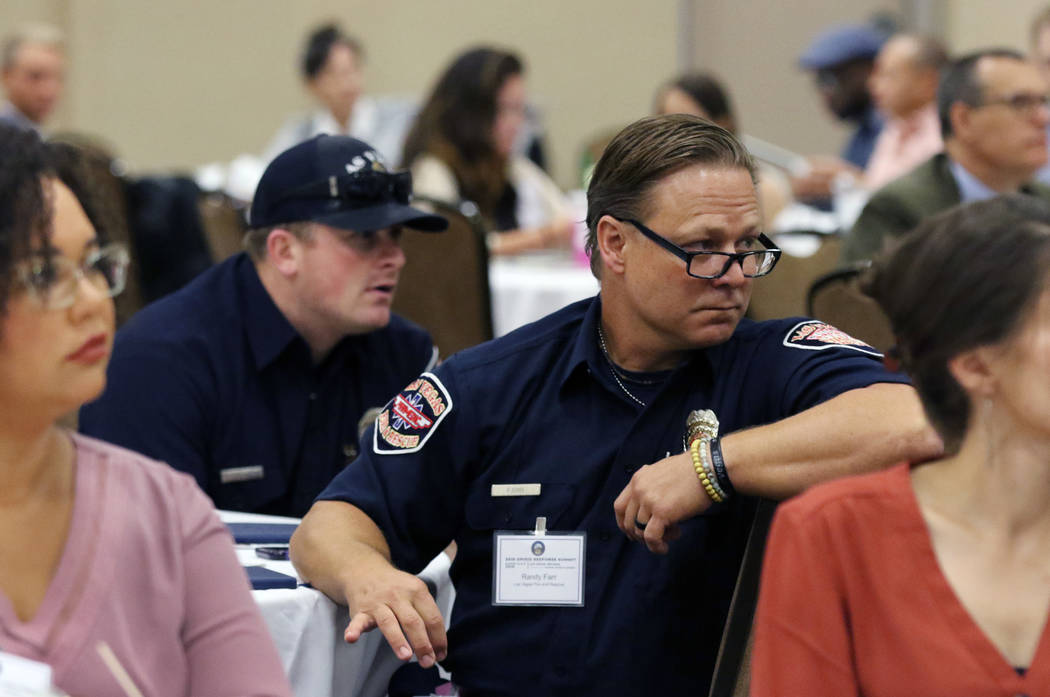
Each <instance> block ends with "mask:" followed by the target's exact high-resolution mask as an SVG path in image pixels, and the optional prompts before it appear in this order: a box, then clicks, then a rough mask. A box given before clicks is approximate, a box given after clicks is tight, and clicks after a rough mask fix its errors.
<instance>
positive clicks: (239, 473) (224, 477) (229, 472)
mask: <svg viewBox="0 0 1050 697" xmlns="http://www.w3.org/2000/svg"><path fill="white" fill-rule="evenodd" d="M262 478H263V466H262V465H249V466H247V467H227V468H226V469H224V470H219V481H220V482H222V483H223V484H233V483H235V482H250V481H252V480H255V479H262Z"/></svg>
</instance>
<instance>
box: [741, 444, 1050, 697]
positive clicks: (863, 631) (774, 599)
mask: <svg viewBox="0 0 1050 697" xmlns="http://www.w3.org/2000/svg"><path fill="white" fill-rule="evenodd" d="M755 622H756V627H755V650H754V661H753V664H752V669H751V670H752V672H751V694H752V695H753V696H754V697H774V696H775V697H801V696H803V695H804V696H806V697H820V696H822V695H827V696H828V697H831V696H834V697H845V696H847V695H865V696H866V697H910V696H912V695H914V696H915V697H920V696H921V697H942V696H943V697H960V696H961V695H965V696H966V697H992V696H993V695H994V696H995V697H999V696H1002V697H1009V696H1013V695H1028V696H1029V697H1050V639H1048V638H1047V633H1048V632H1047V630H1046V629H1045V628H1044V630H1043V636H1042V638H1041V640H1040V643H1039V647H1038V649H1037V650H1036V654H1035V658H1034V659H1033V662H1032V665H1031V666H1029V667H1028V670H1027V673H1026V674H1025V676H1024V677H1022V676H1020V675H1018V673H1017V671H1016V670H1015V668H1014V667H1013V666H1011V665H1010V664H1009V663H1008V662H1007V661H1006V659H1005V658H1004V657H1003V655H1002V654H1001V653H1000V652H999V650H998V649H997V648H996V647H995V645H994V644H992V643H991V641H990V640H989V639H988V638H987V636H985V634H984V633H983V632H982V631H981V629H980V628H979V627H978V625H977V624H976V622H974V620H973V619H972V617H971V616H970V615H969V613H968V612H967V610H966V609H965V607H964V606H963V605H962V603H960V602H959V600H958V598H957V597H956V595H955V593H954V591H953V590H952V588H951V586H950V585H949V584H948V581H947V579H946V578H945V577H944V574H943V573H942V572H941V569H940V566H939V565H938V562H937V558H936V557H935V555H934V550H933V545H932V543H931V540H930V535H929V532H928V531H927V529H926V524H925V521H924V520H923V518H922V514H921V512H920V510H919V504H918V501H917V500H916V498H915V494H914V491H913V490H912V486H911V478H910V477H909V474H908V465H906V464H902V465H898V466H896V467H893V468H892V469H889V470H886V471H883V472H879V473H876V474H869V475H863V476H858V477H848V478H845V479H840V480H837V481H834V482H830V483H828V484H824V485H822V486H819V487H815V488H814V489H812V490H811V491H809V492H807V493H805V494H803V495H802V496H800V497H798V498H797V499H794V500H792V501H789V502H787V503H785V504H784V505H782V506H781V507H780V509H779V510H778V511H777V515H776V518H775V519H774V522H773V528H772V531H771V532H770V539H769V544H768V546H767V550H766V560H765V567H764V570H763V577H762V590H761V594H760V596H759V603H758V614H757V617H756V620H755Z"/></svg>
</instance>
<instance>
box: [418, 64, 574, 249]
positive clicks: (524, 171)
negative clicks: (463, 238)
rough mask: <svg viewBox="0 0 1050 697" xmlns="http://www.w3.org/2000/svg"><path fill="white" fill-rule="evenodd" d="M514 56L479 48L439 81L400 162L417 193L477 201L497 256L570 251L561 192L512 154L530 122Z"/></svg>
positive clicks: (569, 226)
mask: <svg viewBox="0 0 1050 697" xmlns="http://www.w3.org/2000/svg"><path fill="white" fill-rule="evenodd" d="M523 70H524V68H523V66H522V63H521V61H520V60H519V59H518V57H517V56H515V55H514V54H512V53H508V52H506V51H501V50H498V49H494V48H475V49H472V50H470V51H467V52H466V53H463V54H462V55H460V56H459V57H458V58H456V59H455V60H454V61H453V62H452V65H450V66H449V67H448V69H447V70H445V72H444V73H443V74H442V75H441V77H440V78H439V79H438V82H437V84H436V85H435V86H434V89H433V91H432V92H431V94H430V96H429V97H428V98H427V100H426V102H425V103H424V105H423V109H422V111H421V112H420V114H419V116H418V117H417V119H416V122H415V124H414V125H413V126H412V129H411V130H410V131H409V134H408V137H407V139H406V141H405V150H404V156H403V157H402V162H403V163H404V164H406V165H407V166H408V167H409V168H410V169H411V170H412V187H413V190H414V191H415V193H416V194H420V195H423V196H428V197H431V198H435V199H439V200H443V201H449V202H453V203H455V202H459V201H472V202H474V203H475V204H476V205H477V206H478V209H479V210H480V212H481V215H482V217H483V218H484V219H485V221H486V223H487V225H488V226H489V227H490V228H491V229H493V230H496V231H498V232H499V233H500V234H499V235H491V236H490V238H489V240H490V244H489V247H490V251H491V252H492V253H493V254H515V253H518V252H523V251H528V250H532V249H543V248H547V247H558V246H565V245H567V244H568V243H569V241H570V239H571V234H572V222H571V215H570V213H569V212H568V209H567V206H566V204H565V201H564V197H563V196H562V193H561V192H560V191H559V190H558V187H557V186H556V185H555V184H554V182H552V181H551V180H550V178H549V177H548V176H547V175H546V174H545V173H544V172H543V170H541V169H540V168H539V167H537V166H536V165H535V164H533V163H532V162H530V161H529V160H528V159H526V158H524V157H521V156H518V155H515V154H514V141H515V140H516V138H517V136H518V132H519V131H520V130H521V127H522V125H523V124H524V121H525V81H524V78H523V77H522V73H523Z"/></svg>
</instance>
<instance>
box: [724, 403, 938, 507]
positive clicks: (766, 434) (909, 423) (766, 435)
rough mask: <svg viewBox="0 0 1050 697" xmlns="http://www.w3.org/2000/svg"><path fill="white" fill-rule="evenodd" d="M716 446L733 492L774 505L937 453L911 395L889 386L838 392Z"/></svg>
mask: <svg viewBox="0 0 1050 697" xmlns="http://www.w3.org/2000/svg"><path fill="white" fill-rule="evenodd" d="M721 443H722V453H723V455H724V457H725V462H726V468H727V471H728V474H729V478H730V479H731V480H732V482H733V486H734V488H735V489H737V490H738V491H740V492H742V493H746V494H750V495H753V496H763V497H767V498H773V499H783V498H787V497H789V496H794V495H795V494H797V493H799V492H801V491H803V490H804V489H806V488H807V487H809V486H812V485H813V484H817V483H819V482H823V481H827V480H829V479H834V478H836V477H842V476H845V475H848V474H858V473H861V472H869V471H873V470H877V469H881V468H883V467H887V466H889V465H891V464H893V463H895V462H901V461H904V460H926V459H930V458H933V457H936V456H937V455H939V454H940V453H941V448H942V446H941V441H940V438H938V437H937V434H936V433H935V432H934V431H933V429H932V428H930V426H929V424H928V423H927V421H926V417H925V415H924V414H923V411H922V405H921V404H920V403H919V398H918V395H917V394H916V393H915V390H914V389H912V388H911V387H909V386H907V385H899V384H892V383H880V384H875V385H870V386H868V387H863V388H860V389H856V390H850V391H849V392H844V393H843V394H840V395H838V396H837V397H835V398H833V399H830V400H828V401H827V402H824V403H823V404H818V405H817V406H815V407H813V408H811V409H807V410H806V411H804V412H802V413H800V414H796V415H795V416H792V417H789V418H787V419H783V420H781V421H778V422H776V423H774V424H770V425H768V426H761V427H758V428H752V429H748V430H745V431H738V432H736V433H733V434H730V435H727V436H725V437H724V438H723V439H722V441H721Z"/></svg>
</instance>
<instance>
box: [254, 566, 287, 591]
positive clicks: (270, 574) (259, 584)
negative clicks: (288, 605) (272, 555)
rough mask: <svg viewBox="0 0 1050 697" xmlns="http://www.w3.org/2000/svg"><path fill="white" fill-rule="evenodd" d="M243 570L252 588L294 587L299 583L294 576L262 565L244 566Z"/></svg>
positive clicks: (258, 589) (259, 589)
mask: <svg viewBox="0 0 1050 697" xmlns="http://www.w3.org/2000/svg"><path fill="white" fill-rule="evenodd" d="M244 571H245V572H246V573H247V574H248V580H249V581H251V583H252V590H257V591H261V590H269V589H271V588H295V587H296V586H298V585H299V584H298V581H296V580H295V577H294V576H289V575H288V574H282V573H281V572H280V571H274V570H273V569H267V568H266V567H263V566H246V567H244Z"/></svg>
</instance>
